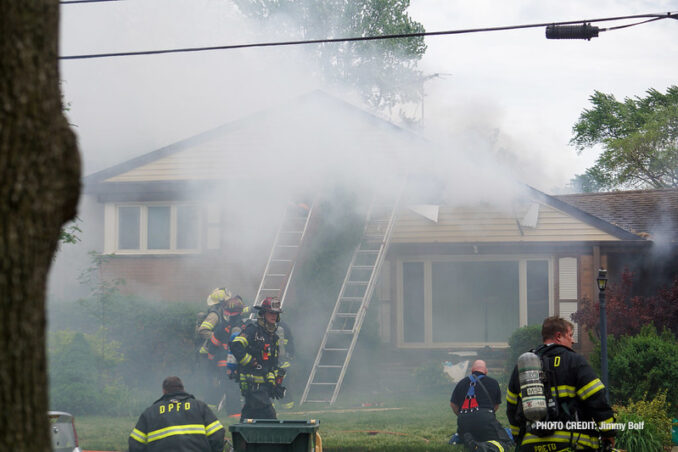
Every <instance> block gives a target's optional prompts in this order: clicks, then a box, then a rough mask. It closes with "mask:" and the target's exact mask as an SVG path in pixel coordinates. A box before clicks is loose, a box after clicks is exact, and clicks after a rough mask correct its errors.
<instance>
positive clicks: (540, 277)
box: [527, 261, 549, 325]
mask: <svg viewBox="0 0 678 452" xmlns="http://www.w3.org/2000/svg"><path fill="white" fill-rule="evenodd" d="M548 315H549V263H548V261H527V324H528V325H541V324H542V322H543V321H544V319H545V318H546V317H548Z"/></svg>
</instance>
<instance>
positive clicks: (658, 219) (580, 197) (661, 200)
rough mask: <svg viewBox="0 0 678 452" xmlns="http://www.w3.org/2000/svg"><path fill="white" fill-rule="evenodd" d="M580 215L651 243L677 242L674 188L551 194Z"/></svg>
mask: <svg viewBox="0 0 678 452" xmlns="http://www.w3.org/2000/svg"><path fill="white" fill-rule="evenodd" d="M553 197H554V198H557V199H559V200H561V201H563V202H566V203H568V204H570V205H572V206H574V207H576V208H578V209H580V210H583V211H584V212H587V213H589V214H591V215H593V216H596V217H598V218H600V219H602V220H605V221H607V222H609V223H612V224H614V225H616V226H619V227H620V228H622V229H625V230H627V231H629V232H631V233H634V234H637V235H640V236H643V237H647V238H649V239H650V240H653V241H660V240H661V241H674V242H675V241H678V189H675V188H670V189H661V190H635V191H617V192H606V193H578V194H571V195H555V196H553Z"/></svg>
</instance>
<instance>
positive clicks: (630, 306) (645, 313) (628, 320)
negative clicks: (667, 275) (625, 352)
mask: <svg viewBox="0 0 678 452" xmlns="http://www.w3.org/2000/svg"><path fill="white" fill-rule="evenodd" d="M621 280H622V282H621V284H619V285H614V286H611V287H609V288H608V290H607V292H608V294H607V307H606V312H607V331H608V334H610V335H612V336H614V337H615V338H618V337H621V336H623V335H625V334H626V335H635V334H638V333H640V331H641V329H642V328H643V326H645V325H649V324H652V325H654V326H655V327H656V328H657V329H659V331H662V330H663V329H665V328H666V329H668V330H670V331H672V332H673V334H674V335H678V278H675V279H674V280H673V283H672V284H671V285H670V286H668V287H665V288H663V289H661V290H659V291H658V293H657V295H654V296H651V297H641V296H635V297H633V296H631V293H632V291H633V273H631V272H630V271H628V270H625V271H624V272H623V273H622V278H621ZM599 315H600V305H599V303H598V301H595V302H594V301H592V300H589V299H584V300H582V303H581V307H580V308H579V310H578V311H577V312H576V313H574V314H572V318H573V319H574V321H575V322H577V323H579V324H580V325H581V326H583V327H584V328H585V329H586V330H588V331H589V332H592V333H594V334H595V335H596V336H597V337H599V336H600V331H599V325H600V320H599V318H600V317H599Z"/></svg>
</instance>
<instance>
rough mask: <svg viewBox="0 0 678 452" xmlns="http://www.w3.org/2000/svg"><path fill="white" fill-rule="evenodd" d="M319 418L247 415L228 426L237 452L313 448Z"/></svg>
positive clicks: (304, 451) (308, 450)
mask: <svg viewBox="0 0 678 452" xmlns="http://www.w3.org/2000/svg"><path fill="white" fill-rule="evenodd" d="M319 427H320V426H319V422H318V421H317V420H315V419H312V420H308V421H306V420H302V421H294V420H278V419H246V420H245V422H243V423H240V424H233V425H230V426H229V427H228V430H229V431H230V432H231V437H232V441H233V450H234V451H236V452H240V451H247V452H252V451H256V452H278V451H293V452H313V451H314V450H315V447H316V433H317V431H318V428H319Z"/></svg>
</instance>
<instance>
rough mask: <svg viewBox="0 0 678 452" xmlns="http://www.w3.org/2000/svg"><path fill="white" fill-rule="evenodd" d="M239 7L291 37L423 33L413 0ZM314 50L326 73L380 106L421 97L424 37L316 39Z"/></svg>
mask: <svg viewBox="0 0 678 452" xmlns="http://www.w3.org/2000/svg"><path fill="white" fill-rule="evenodd" d="M235 3H236V4H237V5H238V8H239V9H240V11H241V12H242V13H243V14H244V15H246V16H248V17H251V18H255V19H258V20H260V21H262V22H264V21H266V22H268V21H273V20H275V21H276V22H275V24H276V26H277V27H279V28H280V27H281V28H282V29H283V32H284V33H285V34H287V35H289V36H291V37H292V38H293V39H300V40H302V39H326V38H345V37H356V36H375V35H385V34H405V33H423V32H424V26H423V25H421V24H420V23H418V22H415V21H414V20H412V18H410V16H409V15H408V14H407V12H406V10H407V8H408V7H409V6H410V0H332V1H317V0H235ZM314 49H315V52H314V53H315V56H316V57H317V60H318V62H319V64H320V66H321V68H322V71H323V74H324V76H325V78H326V79H327V80H328V81H330V82H332V83H336V82H339V83H348V84H349V85H352V86H354V87H355V88H357V89H358V91H359V92H360V94H361V96H362V97H363V99H364V100H365V101H366V103H367V104H368V105H370V107H372V108H374V109H376V110H381V111H384V110H387V109H388V110H390V109H392V108H393V107H395V106H397V105H399V104H404V103H407V102H418V101H419V100H420V99H421V98H422V83H423V78H422V75H421V72H420V71H418V70H417V63H418V62H419V60H420V59H421V57H422V55H423V54H424V52H425V51H426V45H425V44H424V38H423V37H416V38H403V39H386V40H376V41H359V42H335V43H326V44H318V45H317V46H316V47H315V48H314Z"/></svg>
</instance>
